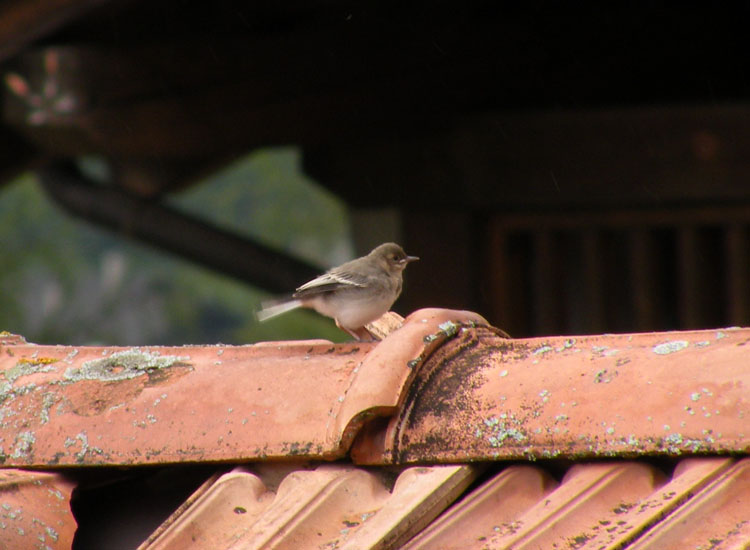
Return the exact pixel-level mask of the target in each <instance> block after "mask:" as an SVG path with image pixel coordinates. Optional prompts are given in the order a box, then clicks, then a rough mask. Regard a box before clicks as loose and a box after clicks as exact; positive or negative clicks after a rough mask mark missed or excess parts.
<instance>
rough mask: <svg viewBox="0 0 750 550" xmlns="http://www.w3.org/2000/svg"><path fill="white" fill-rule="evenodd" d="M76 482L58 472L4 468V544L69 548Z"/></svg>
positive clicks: (0, 501) (0, 487)
mask: <svg viewBox="0 0 750 550" xmlns="http://www.w3.org/2000/svg"><path fill="white" fill-rule="evenodd" d="M72 491H73V484H72V483H70V482H68V481H66V480H65V479H64V478H63V477H61V476H60V475H57V474H49V473H43V472H27V471H23V470H12V469H8V470H0V548H9V549H10V548H18V549H22V548H29V549H31V548H42V549H47V548H49V549H51V550H56V549H60V550H62V549H67V548H70V547H71V545H72V544H73V535H74V534H75V530H76V521H75V519H73V514H72V513H71V511H70V495H71V492H72Z"/></svg>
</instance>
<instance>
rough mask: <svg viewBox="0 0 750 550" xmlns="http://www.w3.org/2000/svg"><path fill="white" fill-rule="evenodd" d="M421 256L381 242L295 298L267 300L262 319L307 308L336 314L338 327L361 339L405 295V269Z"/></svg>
mask: <svg viewBox="0 0 750 550" xmlns="http://www.w3.org/2000/svg"><path fill="white" fill-rule="evenodd" d="M418 259H419V258H418V257H416V256H407V255H406V253H405V252H404V249H403V248H401V247H400V246H399V245H397V244H396V243H384V244H381V245H380V246H378V247H377V248H375V249H374V250H373V251H372V252H370V253H369V254H368V255H367V256H362V257H361V258H357V259H356V260H352V261H350V262H346V263H345V264H342V265H340V266H338V267H334V268H333V269H330V270H329V271H327V272H325V273H324V274H323V275H321V276H320V277H316V278H315V279H313V280H312V281H309V282H307V283H305V284H304V285H302V286H301V287H299V288H298V289H297V290H296V292H295V293H294V294H292V295H291V297H288V298H283V299H280V300H274V301H272V302H264V303H263V304H262V307H263V309H261V311H259V312H258V319H259V320H260V321H265V320H267V319H270V318H271V317H276V316H277V315H281V314H282V313H286V312H287V311H290V310H292V309H296V308H298V307H307V308H310V309H314V310H315V311H317V312H318V313H320V314H321V315H325V316H327V317H332V318H333V319H334V320H335V321H336V326H338V327H339V328H340V329H343V330H345V331H346V332H348V333H349V334H351V335H352V336H353V337H354V338H356V339H357V340H361V339H362V337H363V336H364V335H365V334H366V332H365V331H364V330H363V327H364V326H365V325H366V324H367V323H371V322H372V321H374V320H375V319H378V318H379V317H381V316H382V315H383V314H384V313H385V312H386V311H388V310H389V309H390V307H391V306H392V305H393V302H395V301H396V298H398V296H399V294H401V286H402V283H403V280H402V278H401V273H402V272H403V271H404V268H405V267H406V266H407V265H408V264H409V262H413V261H415V260H418ZM363 333H364V334H363ZM365 337H366V336H365Z"/></svg>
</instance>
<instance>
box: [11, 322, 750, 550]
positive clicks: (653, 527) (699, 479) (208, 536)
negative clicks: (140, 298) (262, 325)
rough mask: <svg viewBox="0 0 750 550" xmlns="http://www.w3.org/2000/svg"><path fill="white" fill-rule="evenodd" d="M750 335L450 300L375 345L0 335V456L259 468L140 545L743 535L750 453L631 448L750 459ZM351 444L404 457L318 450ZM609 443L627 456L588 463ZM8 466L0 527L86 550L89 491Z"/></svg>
mask: <svg viewBox="0 0 750 550" xmlns="http://www.w3.org/2000/svg"><path fill="white" fill-rule="evenodd" d="M391 321H394V320H393V319H391ZM394 322H395V321H394ZM748 342H750V330H749V329H724V330H710V331H690V332H675V333H654V334H630V335H628V334H625V335H599V336H576V337H568V338H565V337H559V338H534V339H517V340H513V339H507V338H505V337H504V335H503V333H502V332H501V331H498V330H497V329H494V328H492V327H489V326H487V324H486V322H485V321H484V320H483V319H482V318H481V317H479V316H477V315H475V314H472V313H468V312H458V311H448V310H420V311H417V312H414V313H413V314H412V315H410V316H409V317H408V318H407V319H406V320H404V322H403V326H402V327H401V328H399V329H398V330H395V331H394V332H392V333H391V334H389V335H388V336H387V337H386V338H385V339H384V340H383V341H381V342H379V343H375V342H373V343H352V344H338V345H334V344H331V343H329V342H325V341H319V340H318V341H308V342H287V343H284V342H271V343H264V344H258V345H252V346H222V345H220V346H207V347H206V346H203V347H199V346H188V347H177V348H163V347H148V348H111V347H108V348H101V347H80V348H73V347H65V346H36V345H33V344H28V343H26V342H24V341H23V339H22V338H20V337H15V336H12V335H7V334H2V333H0V395H1V397H2V399H0V459H2V462H3V464H4V466H5V467H6V468H8V467H9V466H34V467H48V468H49V467H57V466H66V467H71V466H79V467H80V466H90V465H99V464H109V465H137V464H158V463H162V464H163V463H171V462H189V461H192V462H201V461H221V462H231V463H245V466H244V467H243V468H237V469H235V470H234V471H233V472H231V473H228V474H224V475H217V476H214V477H213V478H211V479H209V480H208V481H207V482H206V483H205V484H204V485H203V486H202V487H201V488H200V489H199V490H198V491H196V493H195V494H194V495H193V496H192V497H191V498H190V499H188V500H187V501H186V502H185V503H184V504H183V505H182V506H181V507H180V508H179V509H178V510H177V511H175V512H174V513H173V514H172V516H171V517H170V519H169V520H167V521H166V522H165V523H164V524H163V525H162V526H161V527H160V528H159V529H158V530H157V531H155V532H154V533H153V535H152V536H151V537H150V538H149V540H148V541H146V542H145V543H144V544H143V546H142V549H143V550H172V549H177V548H186V549H204V548H212V549H213V548H217V549H222V548H224V549H227V550H229V549H231V550H245V549H250V548H261V547H263V548H278V549H284V548H317V549H333V548H348V549H350V550H351V549H366V548H383V549H387V548H400V547H402V546H404V545H406V548H407V549H410V550H416V549H440V550H449V549H452V548H456V549H457V548H466V549H472V548H477V549H479V548H481V549H484V548H502V547H513V548H519V549H520V548H539V547H543V548H554V547H558V548H564V547H566V548H575V549H588V550H595V549H596V550H603V549H614V548H623V547H627V548H685V547H696V548H735V547H737V548H740V547H745V546H746V545H747V544H748V543H750V527H749V526H750V514H749V513H748V512H747V510H750V501H748V499H749V498H750V497H748V496H747V495H750V473H748V472H750V459H746V460H740V461H739V462H737V461H736V460H735V459H731V458H722V457H718V456H713V457H705V456H704V457H702V458H688V459H684V460H682V462H680V463H679V464H678V465H677V467H676V469H674V471H673V472H671V467H670V464H673V462H670V461H672V460H673V459H663V460H662V459H660V460H659V461H658V463H659V464H661V465H662V467H664V468H665V471H666V472H667V474H668V475H667V474H665V473H664V472H662V471H661V470H660V469H659V468H657V467H656V466H655V465H654V464H656V463H657V462H655V463H654V464H648V463H646V462H643V461H634V460H630V459H632V458H633V457H644V456H652V455H667V456H672V457H675V456H684V455H689V454H698V455H716V454H728V453H732V454H742V453H747V450H748V448H749V446H750V433H748V429H747V426H746V419H745V415H746V414H747V413H748V407H747V398H746V388H747V386H748V385H749V384H750V370H749V369H748V367H749V366H750V363H749V362H748V352H747V345H748ZM347 452H349V458H351V460H352V461H353V462H355V464H356V463H358V464H366V465H377V466H383V465H385V466H386V467H385V468H383V467H381V468H363V467H358V466H356V465H355V464H351V463H345V462H338V463H335V464H326V465H324V466H317V467H313V466H312V465H310V463H302V462H300V461H301V460H303V459H304V460H310V459H315V460H321V459H323V460H331V459H345V458H346V455H347ZM601 457H609V459H610V460H612V457H621V458H625V459H626V460H619V461H615V460H612V461H611V462H606V463H605V462H594V463H590V462H589V463H586V462H582V459H587V458H601ZM540 458H542V459H544V458H564V459H566V461H568V463H570V464H572V466H570V467H568V468H567V470H566V472H565V475H564V476H563V477H562V479H561V480H560V481H559V483H558V481H556V480H555V479H554V477H553V476H552V475H550V474H549V473H548V472H547V471H546V468H548V467H554V468H555V470H559V468H560V465H559V463H558V464H557V465H556V466H549V465H550V464H552V463H545V462H539V463H537V464H536V465H533V466H532V465H518V464H515V465H509V466H508V465H507V463H503V462H502V461H501V460H507V459H513V460H532V461H533V460H537V459H540ZM283 461H287V462H283ZM292 461H294V462H292ZM440 462H443V463H448V464H446V465H445V466H436V465H434V463H440ZM413 463H422V464H429V463H433V465H431V466H424V465H421V466H414V467H407V465H409V464H413ZM389 464H392V465H393V466H388V465H389ZM468 464H471V466H469V465H468ZM670 472H671V473H670ZM0 473H2V475H3V476H4V477H3V478H2V479H3V480H4V481H3V483H4V491H3V503H7V505H8V507H7V508H6V507H5V504H3V508H4V509H5V511H4V512H3V510H0V514H3V513H6V512H7V514H8V515H7V517H5V518H2V519H1V521H2V522H3V523H2V525H6V527H5V528H2V529H0V541H2V542H3V543H6V540H5V539H2V538H1V537H3V536H8V537H10V536H12V537H15V538H11V539H8V540H9V541H10V542H7V543H6V546H7V545H9V547H11V548H16V547H19V548H24V547H25V546H19V544H21V543H22V542H24V540H25V539H24V540H22V541H21V543H19V542H18V540H16V539H18V537H24V536H26V534H27V533H32V532H33V533H34V536H36V537H37V540H38V541H39V542H40V543H41V542H44V543H45V544H49V546H50V547H52V548H69V547H70V544H71V541H72V530H73V529H75V522H74V520H73V518H72V516H71V515H70V510H69V500H70V494H71V491H72V488H73V487H72V484H71V483H69V482H68V481H66V479H65V478H63V477H61V476H60V475H58V474H45V473H29V472H24V471H21V470H12V469H5V470H0ZM478 475H482V476H484V477H483V479H484V478H486V480H485V481H484V482H483V483H481V484H478V485H477V486H476V487H473V486H471V483H472V482H473V480H474V479H475V478H476V477H477V476H478ZM201 479H202V478H201ZM193 486H194V485H193ZM14 487H20V490H18V491H15V490H14V489H13V488H14ZM78 494H79V495H80V494H81V492H79V493H78ZM58 495H60V496H61V498H58ZM12 499H26V500H25V501H23V502H21V500H18V502H19V504H14V502H16V501H15V500H12ZM454 501H456V502H455V504H453V506H452V507H451V504H452V503H453V502H454ZM163 512H164V515H163V516H162V517H164V516H165V515H166V514H168V513H169V512H171V510H164V511H163ZM441 512H443V513H442V516H440V517H439V518H438V519H437V520H435V521H433V520H434V518H435V517H436V516H438V514H440V513H441ZM10 514H12V515H13V517H11V515H10ZM44 514H48V515H44ZM50 514H51V515H50ZM29 518H31V519H29ZM10 520H13V521H18V522H20V521H22V520H23V521H27V520H28V521H30V522H31V523H30V525H29V526H27V525H26V524H24V525H20V523H19V524H18V525H20V527H21V531H22V532H23V534H21V531H18V529H16V530H15V531H13V530H9V529H8V526H10V523H9V522H10ZM28 521H27V523H28ZM54 522H57V523H54ZM2 525H0V528H1V527H2ZM55 525H57V526H59V529H58V527H55ZM14 526H15V524H14ZM37 527H39V528H42V527H44V530H43V532H42V531H38V530H36V531H35V530H34V529H36V528H37ZM47 527H51V528H52V529H54V530H55V531H54V534H55V536H57V538H58V540H56V541H55V540H52V533H53V532H50V531H47V530H46V528H47ZM149 529H150V527H149ZM37 531H38V532H37ZM45 533H47V535H45ZM45 536H46V537H48V538H46V539H45V541H42V540H41V539H40V538H39V537H45ZM19 540H20V539H19ZM50 540H52V542H54V543H55V544H57V546H55V545H53V544H52V543H51V542H50ZM0 546H2V545H0Z"/></svg>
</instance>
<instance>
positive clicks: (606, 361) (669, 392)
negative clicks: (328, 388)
mask: <svg viewBox="0 0 750 550" xmlns="http://www.w3.org/2000/svg"><path fill="white" fill-rule="evenodd" d="M415 315H416V314H415ZM748 342H750V329H726V330H703V331H690V332H674V333H651V334H621V335H602V336H577V337H568V338H565V337H557V338H531V339H523V340H520V339H519V340H508V339H505V338H502V337H501V336H499V335H498V334H497V333H495V332H494V331H492V330H490V329H487V328H485V327H481V326H478V327H459V330H458V331H457V334H456V337H455V338H453V339H451V340H449V341H447V342H445V343H444V345H442V346H441V347H439V348H438V349H436V350H435V351H434V352H433V353H432V355H430V356H429V357H428V358H426V360H425V361H424V363H423V364H422V365H421V366H420V368H419V369H418V372H417V375H416V377H415V378H414V380H413V381H412V383H411V384H410V386H409V389H408V391H407V392H405V395H404V399H405V404H404V406H402V407H400V408H399V410H398V413H397V414H396V415H394V416H393V417H392V418H391V420H390V421H389V422H388V423H387V424H382V423H380V424H372V425H369V426H366V427H365V430H364V431H363V433H361V434H360V437H359V438H358V439H357V441H356V443H355V445H354V446H353V448H352V450H351V456H352V458H353V459H354V460H355V461H356V462H358V463H362V464H382V463H388V462H393V463H408V462H421V461H447V462H463V461H466V460H496V459H508V458H512V459H518V458H554V457H559V456H565V457H574V458H575V457H594V456H597V457H601V456H618V455H622V456H633V455H642V454H670V455H681V454H686V453H700V454H706V453H717V452H728V451H731V452H745V451H746V450H747V449H748V448H750V429H748V424H747V422H748V421H747V419H746V418H745V416H746V415H749V414H750V405H748V403H747V395H746V388H747V386H748V385H750V370H748V365H749V363H748V361H749V360H748V357H750V352H748V347H747V344H748Z"/></svg>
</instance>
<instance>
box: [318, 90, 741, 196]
mask: <svg viewBox="0 0 750 550" xmlns="http://www.w3.org/2000/svg"><path fill="white" fill-rule="evenodd" d="M748 159H750V104H744V103H736V104H725V105H683V106H669V105H665V106H661V107H653V108H651V107H649V108H622V109H606V110H586V111H567V112H552V111H547V112H526V113H521V112H506V113H501V112H495V113H491V114H484V115H477V116H472V117H462V118H461V119H460V120H457V121H455V124H454V125H453V126H452V127H451V128H444V129H443V130H442V131H435V132H433V134H432V135H431V136H429V137H424V136H423V137H415V136H411V137H406V138H402V139H390V140H370V141H360V142H352V143H349V144H339V145H337V146H336V147H335V148H333V147H332V148H318V149H314V148H309V149H308V150H307V151H306V154H305V164H304V166H305V169H306V171H307V172H308V173H309V174H310V175H311V176H313V177H314V178H316V179H317V180H318V181H320V182H323V184H324V185H326V186H327V187H329V188H331V189H332V190H333V191H335V192H336V193H338V194H340V195H342V196H344V197H345V198H347V200H350V201H352V202H353V203H355V204H358V203H361V202H362V201H363V200H368V201H372V200H377V198H378V197H380V202H383V203H395V204H398V205H401V206H406V207H417V206H420V207H424V206H426V205H432V206H445V205H448V204H450V205H455V204H462V205H464V206H467V207H470V208H478V209H486V208H491V209H497V208H509V209H531V208H539V207H554V208H560V207H584V206H617V207H622V206H626V205H631V206H641V205H646V204H654V203H656V204H663V203H666V202H689V201H705V200H717V201H720V200H726V201H734V200H738V199H750V187H748V186H747V185H746V174H747V173H748V171H750V160H748ZM362 174H367V180H368V182H370V184H371V185H372V186H373V187H374V188H377V189H379V190H380V191H379V193H378V195H377V197H371V196H365V195H363V194H356V193H352V192H350V191H349V190H350V189H352V182H354V181H359V180H360V179H361V176H362ZM418 188H419V189H423V188H429V190H430V191H429V192H428V193H424V192H419V193H417V192H415V189H418Z"/></svg>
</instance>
